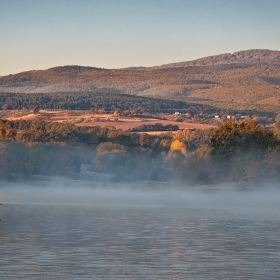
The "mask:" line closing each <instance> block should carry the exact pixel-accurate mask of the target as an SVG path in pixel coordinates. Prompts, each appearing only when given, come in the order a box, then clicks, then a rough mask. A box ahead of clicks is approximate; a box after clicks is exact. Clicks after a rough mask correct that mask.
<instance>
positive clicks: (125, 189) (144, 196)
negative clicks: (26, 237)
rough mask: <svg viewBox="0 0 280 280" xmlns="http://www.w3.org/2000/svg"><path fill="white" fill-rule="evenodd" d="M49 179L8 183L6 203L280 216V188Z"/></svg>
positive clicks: (2, 191)
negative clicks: (93, 183) (38, 182)
mask: <svg viewBox="0 0 280 280" xmlns="http://www.w3.org/2000/svg"><path fill="white" fill-rule="evenodd" d="M67 185H68V186H66V185H65V184H62V183H61V184H58V183H55V184H54V183H49V184H46V185H45V186H39V185H38V186H35V185H31V186H30V185H28V184H19V183H7V184H6V185H4V186H2V187H1V188H0V202H1V203H2V204H44V205H45V204H49V205H52V204H56V205H64V204H67V205H84V206H86V205H87V206H101V205H102V206H145V207H187V208H190V209H192V208H196V209H198V208H201V209H212V210H213V209H216V210H217V211H219V212H220V211H229V212H234V213H235V214H240V215H243V214H249V215H255V216H256V217H257V216H259V215H261V216H262V217H263V216H264V215H265V216H267V217H269V218H272V217H274V215H275V218H276V217H278V213H279V210H280V190H279V189H277V188H276V187H272V186H270V187H267V186H266V187H264V188H262V189H260V188H259V189H256V190H252V189H250V190H237V189H232V188H229V186H225V185H223V186H222V185H220V186H218V187H217V188H215V189H213V188H212V189H209V188H208V189H207V188H200V189H199V188H184V189H183V188H182V187H179V186H178V187H175V186H171V185H170V187H165V188H162V189H155V188H152V187H150V188H147V186H145V185H144V184H143V185H142V186H140V185H139V186H140V187H139V186H138V187H137V188H135V186H133V184H130V185H129V184H118V185H115V184H107V185H106V184H102V185H99V186H96V187H92V186H89V185H87V184H86V182H81V181H73V182H72V184H67Z"/></svg>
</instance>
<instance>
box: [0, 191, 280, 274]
mask: <svg viewBox="0 0 280 280" xmlns="http://www.w3.org/2000/svg"><path fill="white" fill-rule="evenodd" d="M15 192H16V191H15ZM60 193H61V190H60ZM90 193H91V192H88V193H86V195H85V197H87V199H88V200H87V202H89V201H90V199H92V203H86V204H85V205H82V204H81V203H76V204H75V203H63V204H59V203H58V200H55V203H50V202H51V201H50V200H48V199H47V201H45V203H41V202H42V201H43V197H46V193H45V194H44V195H42V199H41V202H40V204H36V203H35V201H34V199H33V201H32V195H31V194H30V197H31V198H30V199H29V200H28V201H27V196H26V197H25V199H24V196H23V195H22V193H19V194H18V196H15V193H13V194H11V193H10V194H9V195H10V196H9V195H8V194H7V193H3V192H2V198H3V197H4V199H10V200H11V197H13V198H14V203H12V201H10V202H9V203H8V202H6V203H5V204H3V205H1V206H0V218H1V221H0V252H1V255H0V279H277V278H279V275H280V266H279V263H280V217H279V210H280V206H278V205H279V203H278V202H279V199H278V197H277V196H275V195H272V196H268V195H254V194H248V193H245V195H243V194H240V193H238V194H232V193H231V194H230V193H223V194H206V195H205V194H203V195H198V194H196V195H193V194H190V193H181V192H180V193H177V194H176V193H174V192H169V193H165V195H164V194H162V193H161V194H159V193H151V192H150V193H149V192H148V193H145V194H142V195H141V194H140V193H137V192H136V193H135V192H134V193H131V194H127V196H126V197H124V193H121V192H120V195H119V196H118V195H117V193H118V192H115V193H114V192H111V193H113V195H111V196H110V195H109V196H108V195H106V194H103V195H101V193H99V194H98V192H97V193H95V194H94V193H92V197H90V195H89V194H90ZM108 193H110V192H108ZM0 194H1V192H0ZM33 195H34V197H36V199H38V198H39V193H37V194H36V195H35V194H34V192H33ZM57 195H58V194H56V195H55V193H54V197H57ZM20 197H21V198H22V200H23V201H24V204H20V202H19V201H20ZM76 197H77V196H76ZM93 197H95V199H93ZM105 198H106V199H105ZM114 198H115V200H114ZM121 198H122V199H121ZM226 198H228V200H227V199H226ZM71 199H72V201H73V199H74V197H72V198H71ZM71 199H70V198H69V197H68V202H69V201H70V200H71ZM74 201H75V200H74ZM114 201H115V202H116V203H113V202H114ZM64 202H65V201H64Z"/></svg>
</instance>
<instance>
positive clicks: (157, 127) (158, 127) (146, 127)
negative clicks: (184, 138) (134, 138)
mask: <svg viewBox="0 0 280 280" xmlns="http://www.w3.org/2000/svg"><path fill="white" fill-rule="evenodd" d="M176 130H179V126H178V125H173V124H167V125H163V124H162V123H156V124H143V125H139V126H137V127H134V128H132V129H131V131H132V132H148V131H176Z"/></svg>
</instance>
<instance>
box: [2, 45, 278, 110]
mask: <svg viewBox="0 0 280 280" xmlns="http://www.w3.org/2000/svg"><path fill="white" fill-rule="evenodd" d="M79 91H80V92H81V91H82V92H87V91H99V92H100V91H103V92H112V93H126V94H132V95H141V96H154V97H170V98H180V99H182V100H202V101H203V100H204V101H215V102H221V101H222V102H237V103H251V104H252V103H258V104H271V103H273V105H277V104H278V103H279V104H280V52H279V51H269V50H248V51H240V52H236V53H234V54H223V55H218V56H211V57H208V58H202V59H198V60H195V61H190V62H181V63H174V64H168V65H163V66H158V67H152V68H144V67H141V68H133V67H132V68H128V69H102V68H94V67H82V66H63V67H54V68H50V69H48V70H38V71H27V72H22V73H19V74H15V75H8V76H3V77H0V92H22V93H38V92H42V93H51V92H79Z"/></svg>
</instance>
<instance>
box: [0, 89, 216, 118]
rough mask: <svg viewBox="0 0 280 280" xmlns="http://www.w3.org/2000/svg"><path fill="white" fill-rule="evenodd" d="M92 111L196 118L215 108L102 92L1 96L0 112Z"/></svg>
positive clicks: (213, 110)
mask: <svg viewBox="0 0 280 280" xmlns="http://www.w3.org/2000/svg"><path fill="white" fill-rule="evenodd" d="M35 107H39V108H40V109H67V110H96V111H98V110H99V109H103V110H105V111H106V112H114V111H115V110H120V111H126V110H130V111H134V112H135V113H138V114H139V113H143V112H147V113H151V114H153V113H171V114H172V113H174V112H176V111H180V112H190V113H191V114H198V113H199V112H201V111H207V112H209V113H215V112H216V110H215V108H212V107H211V106H208V105H206V106H204V105H201V104H188V103H186V102H183V101H174V100H167V99H160V98H149V97H141V96H132V95H128V94H117V93H106V92H64V93H38V94H26V93H1V95H0V108H2V109H5V110H7V109H9V110H14V109H17V110H21V109H22V108H35Z"/></svg>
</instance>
